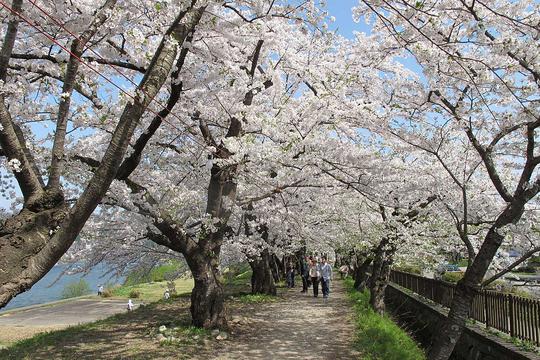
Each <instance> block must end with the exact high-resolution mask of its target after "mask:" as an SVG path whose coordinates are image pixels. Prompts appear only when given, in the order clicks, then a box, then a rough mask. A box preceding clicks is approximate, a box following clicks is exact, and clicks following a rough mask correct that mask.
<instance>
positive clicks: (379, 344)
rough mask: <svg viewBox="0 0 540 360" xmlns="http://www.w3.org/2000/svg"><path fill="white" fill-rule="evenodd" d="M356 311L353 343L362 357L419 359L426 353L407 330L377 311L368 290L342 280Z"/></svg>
mask: <svg viewBox="0 0 540 360" xmlns="http://www.w3.org/2000/svg"><path fill="white" fill-rule="evenodd" d="M345 285H346V287H347V292H348V295H349V297H350V299H351V300H352V301H353V303H354V304H353V307H354V312H355V324H356V334H355V346H357V347H358V349H361V351H362V354H363V355H364V357H363V358H362V359H363V360H376V359H377V360H379V359H380V360H422V359H425V358H426V356H425V354H424V352H423V351H422V349H421V348H420V347H419V345H418V344H417V343H416V342H415V341H414V340H413V339H412V338H411V336H410V335H409V334H407V332H406V331H404V330H403V329H401V328H400V327H399V326H398V325H397V324H396V323H395V322H394V321H392V319H391V318H390V317H388V316H387V315H385V316H380V315H378V314H376V313H375V312H374V311H373V310H372V309H371V308H370V306H369V292H368V291H365V292H363V293H361V292H358V291H356V290H355V289H354V288H353V282H352V281H351V280H350V279H349V280H348V281H346V282H345Z"/></svg>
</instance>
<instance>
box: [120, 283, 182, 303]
mask: <svg viewBox="0 0 540 360" xmlns="http://www.w3.org/2000/svg"><path fill="white" fill-rule="evenodd" d="M174 283H175V285H176V293H177V294H178V295H180V294H185V293H189V292H191V290H192V289H193V279H177V280H175V281H174ZM166 288H167V282H166V281H160V282H151V283H147V284H137V285H129V286H127V285H124V286H120V287H117V288H114V289H113V291H112V292H113V296H115V297H121V298H126V299H127V298H129V297H130V294H132V293H133V292H134V291H138V292H139V297H138V298H137V299H138V300H139V301H144V302H154V301H157V300H160V299H162V298H163V293H164V292H165V289H166Z"/></svg>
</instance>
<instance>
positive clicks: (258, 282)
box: [249, 249, 277, 295]
mask: <svg viewBox="0 0 540 360" xmlns="http://www.w3.org/2000/svg"><path fill="white" fill-rule="evenodd" d="M271 260H272V257H271V255H270V251H268V249H264V250H263V251H262V252H261V254H260V256H258V257H256V258H253V259H250V260H249V265H250V266H251V270H252V271H253V273H252V275H251V293H252V294H266V295H276V294H277V292H276V284H275V282H274V276H273V274H272V268H271Z"/></svg>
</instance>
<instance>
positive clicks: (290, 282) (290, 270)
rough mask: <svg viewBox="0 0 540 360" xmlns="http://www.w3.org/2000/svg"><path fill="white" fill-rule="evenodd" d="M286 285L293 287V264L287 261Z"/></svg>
mask: <svg viewBox="0 0 540 360" xmlns="http://www.w3.org/2000/svg"><path fill="white" fill-rule="evenodd" d="M287 287H288V288H293V287H294V264H293V263H292V262H290V261H289V264H288V265H287Z"/></svg>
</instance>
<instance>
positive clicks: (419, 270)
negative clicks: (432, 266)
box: [394, 264, 422, 275]
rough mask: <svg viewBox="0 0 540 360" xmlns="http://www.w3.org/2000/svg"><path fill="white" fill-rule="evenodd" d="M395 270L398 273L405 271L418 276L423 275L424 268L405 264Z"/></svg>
mask: <svg viewBox="0 0 540 360" xmlns="http://www.w3.org/2000/svg"><path fill="white" fill-rule="evenodd" d="M394 269H395V270H397V271H403V272H406V273H410V274H418V275H421V274H422V268H421V267H420V266H419V265H414V264H403V265H399V266H395V267H394Z"/></svg>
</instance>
